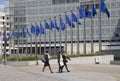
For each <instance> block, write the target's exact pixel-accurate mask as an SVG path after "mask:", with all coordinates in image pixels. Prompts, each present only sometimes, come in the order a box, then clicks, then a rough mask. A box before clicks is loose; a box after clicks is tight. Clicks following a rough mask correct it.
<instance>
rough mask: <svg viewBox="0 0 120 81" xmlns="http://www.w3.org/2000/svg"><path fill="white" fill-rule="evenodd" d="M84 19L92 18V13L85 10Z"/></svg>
mask: <svg viewBox="0 0 120 81" xmlns="http://www.w3.org/2000/svg"><path fill="white" fill-rule="evenodd" d="M85 17H86V18H91V17H92V13H91V12H90V11H89V9H88V8H85Z"/></svg>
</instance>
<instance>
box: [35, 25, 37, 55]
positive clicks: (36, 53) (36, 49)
mask: <svg viewBox="0 0 120 81" xmlns="http://www.w3.org/2000/svg"><path fill="white" fill-rule="evenodd" d="M36 26H37V23H36ZM36 33H37V31H36V27H35V56H36V57H37V36H36Z"/></svg>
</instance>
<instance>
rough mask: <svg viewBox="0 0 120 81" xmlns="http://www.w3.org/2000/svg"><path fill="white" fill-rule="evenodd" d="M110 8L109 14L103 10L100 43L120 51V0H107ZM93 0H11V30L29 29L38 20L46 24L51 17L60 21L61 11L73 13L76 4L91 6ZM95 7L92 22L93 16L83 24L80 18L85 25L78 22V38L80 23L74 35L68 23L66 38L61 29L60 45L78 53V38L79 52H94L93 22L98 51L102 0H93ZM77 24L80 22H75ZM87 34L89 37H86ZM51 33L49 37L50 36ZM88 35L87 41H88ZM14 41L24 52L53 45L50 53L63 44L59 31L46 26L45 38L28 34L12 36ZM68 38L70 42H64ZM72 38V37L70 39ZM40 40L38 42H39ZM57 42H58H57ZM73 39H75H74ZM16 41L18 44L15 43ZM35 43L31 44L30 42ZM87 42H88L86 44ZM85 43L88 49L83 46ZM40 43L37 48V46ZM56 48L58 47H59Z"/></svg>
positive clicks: (49, 47)
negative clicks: (100, 4) (95, 11)
mask: <svg viewBox="0 0 120 81" xmlns="http://www.w3.org/2000/svg"><path fill="white" fill-rule="evenodd" d="M105 3H106V5H107V8H108V10H109V11H110V18H108V17H107V16H106V15H105V14H102V13H101V34H102V35H101V44H102V51H104V52H107V53H109V51H110V50H112V51H110V52H115V53H119V51H120V46H119V45H120V44H119V42H120V33H119V31H120V27H119V26H120V17H119V16H120V1H119V0H114V1H113V0H105ZM90 4H91V2H90V1H88V0H9V9H10V19H11V31H12V30H14V31H20V30H22V27H25V29H27V28H28V29H30V27H31V23H32V24H33V25H35V24H40V22H41V23H42V24H44V20H46V21H48V22H49V18H51V19H52V20H54V17H55V16H56V20H57V22H58V23H59V21H58V20H59V15H61V16H62V18H63V19H65V12H66V11H67V14H68V15H69V17H70V13H71V12H70V10H73V12H75V13H76V12H77V7H78V6H80V5H82V6H85V5H86V6H88V7H89V8H90ZM94 4H95V7H96V9H97V12H98V14H97V16H96V17H94V19H93V21H94V23H92V24H91V19H86V21H85V24H84V19H80V22H81V23H82V25H80V26H79V41H77V30H78V29H77V27H75V28H73V36H71V32H72V30H71V28H70V27H69V26H68V27H67V39H65V34H66V31H61V32H62V33H61V36H62V37H61V49H66V50H67V52H68V53H75V54H76V53H77V48H78V47H77V45H78V43H77V42H79V46H80V47H79V50H80V53H84V52H85V51H86V52H87V53H90V52H91V40H92V39H91V26H93V29H94V32H92V33H93V48H94V50H93V51H94V52H98V51H99V43H100V41H99V38H100V37H99V36H100V35H99V25H100V24H99V22H100V21H99V0H94ZM84 25H85V27H86V30H85V31H86V33H84V31H83V30H84ZM75 26H77V25H75ZM84 34H86V38H84ZM49 35H50V38H49ZM85 39H86V41H85ZM12 40H13V41H14V42H13V43H12V45H13V46H14V47H15V48H19V49H20V50H21V51H19V52H21V53H23V52H24V53H25V49H26V50H27V49H29V50H32V53H35V52H36V51H37V52H38V54H39V53H40V52H42V53H43V51H44V50H45V49H51V54H52V53H54V52H55V51H54V50H58V51H59V49H60V48H59V47H60V37H59V32H56V34H55V33H54V32H52V31H51V32H50V34H49V30H46V40H45V35H41V36H39V37H37V40H36V37H35V36H33V35H32V39H31V37H27V38H24V39H23V38H19V41H18V40H16V38H14V39H12ZM65 40H67V45H66V43H65ZM71 40H72V41H71ZM36 42H37V44H36ZM55 42H56V43H55ZM71 42H72V43H71ZM14 44H15V45H14ZM31 44H32V45H31ZM85 45H86V46H85ZM84 46H85V47H86V49H85V48H84ZM35 47H37V48H38V49H39V50H38V49H35ZM56 52H57V51H56Z"/></svg>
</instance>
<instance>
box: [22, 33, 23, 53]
mask: <svg viewBox="0 0 120 81" xmlns="http://www.w3.org/2000/svg"><path fill="white" fill-rule="evenodd" d="M22 35H23V33H22ZM22 54H23V36H22Z"/></svg>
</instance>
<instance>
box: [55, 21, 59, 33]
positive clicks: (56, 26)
mask: <svg viewBox="0 0 120 81" xmlns="http://www.w3.org/2000/svg"><path fill="white" fill-rule="evenodd" d="M55 28H56V29H57V31H59V30H60V27H59V26H58V24H57V22H55Z"/></svg>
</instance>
